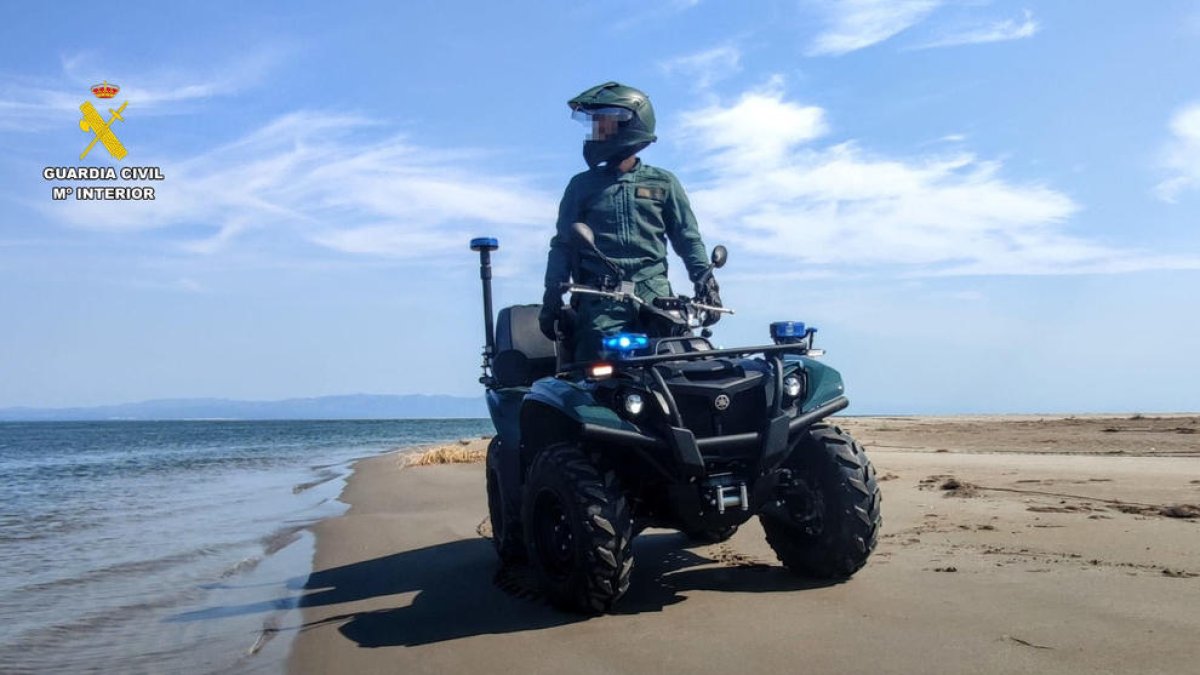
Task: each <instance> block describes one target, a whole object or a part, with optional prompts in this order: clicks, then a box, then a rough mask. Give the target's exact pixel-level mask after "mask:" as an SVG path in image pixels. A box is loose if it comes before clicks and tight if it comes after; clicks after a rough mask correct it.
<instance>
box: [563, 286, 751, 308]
mask: <svg viewBox="0 0 1200 675" xmlns="http://www.w3.org/2000/svg"><path fill="white" fill-rule="evenodd" d="M560 287H561V288H562V291H563V292H564V293H579V294H581V295H598V296H600V297H604V298H611V299H613V300H618V301H625V300H628V301H632V302H633V304H635V305H637V306H638V307H650V306H652V305H650V303H648V302H646V301H645V300H643V299H641V298H639V297H638V296H637V295H636V294H635V293H632V292H629V291H621V290H618V291H605V290H601V289H599V288H593V287H591V286H583V285H580V284H572V283H564V284H561V285H560ZM681 301H682V302H684V303H686V304H687V305H688V306H689V307H691V308H693V309H695V310H699V311H704V312H712V313H713V314H735V313H736V312H734V310H732V309H730V308H728V307H716V306H713V305H705V304H702V303H699V302H696V301H695V300H694V299H693V300H686V299H681Z"/></svg>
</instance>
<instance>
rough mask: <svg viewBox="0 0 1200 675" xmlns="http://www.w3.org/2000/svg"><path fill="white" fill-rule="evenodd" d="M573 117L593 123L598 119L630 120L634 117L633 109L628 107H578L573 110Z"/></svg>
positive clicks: (579, 120)
mask: <svg viewBox="0 0 1200 675" xmlns="http://www.w3.org/2000/svg"><path fill="white" fill-rule="evenodd" d="M571 119H573V120H575V121H576V122H580V123H582V124H592V123H593V122H596V121H598V120H612V121H613V122H628V121H629V120H631V119H633V111H632V110H630V109H628V108H618V107H616V106H613V107H609V108H576V109H575V110H573V111H571Z"/></svg>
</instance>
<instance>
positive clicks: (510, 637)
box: [288, 415, 1200, 673]
mask: <svg viewBox="0 0 1200 675" xmlns="http://www.w3.org/2000/svg"><path fill="white" fill-rule="evenodd" d="M839 423H840V424H842V426H844V427H845V428H847V429H849V430H851V431H852V432H853V433H854V434H855V435H856V437H858V438H860V439H861V440H863V441H865V442H866V444H867V446H868V451H869V453H870V456H871V459H872V461H873V462H874V463H875V466H876V468H877V470H878V472H879V474H880V476H881V478H882V479H883V482H882V483H881V485H882V488H883V492H884V502H883V509H884V511H883V512H884V530H883V535H882V537H881V539H880V544H879V547H878V549H877V550H876V553H875V555H874V556H873V557H872V559H871V561H870V562H869V563H868V564H867V566H866V567H865V568H864V569H863V570H862V571H861V572H860V573H859V574H858V575H857V576H855V577H854V578H853V579H851V580H850V581H848V582H846V583H841V584H823V583H817V582H812V581H807V580H804V579H799V578H796V577H793V576H792V575H790V574H789V573H787V572H786V571H785V570H784V569H783V568H781V567H780V566H779V564H778V562H777V561H776V559H775V556H774V554H773V553H772V552H771V550H770V548H769V547H768V546H767V545H766V542H765V541H764V540H763V535H762V530H761V528H760V527H759V526H758V524H757V521H751V522H750V523H747V524H746V525H745V526H743V528H742V530H741V531H740V532H738V534H737V535H735V536H734V537H733V539H731V540H730V541H729V542H726V543H724V544H718V545H692V544H690V543H689V542H688V541H687V540H686V539H685V538H684V537H683V536H682V535H679V534H677V533H674V532H670V531H659V530H650V531H647V532H646V533H644V534H643V535H642V536H641V537H639V539H638V540H637V541H636V542H635V551H636V556H637V558H636V566H635V572H634V581H633V585H632V588H631V589H630V591H629V594H628V595H627V596H626V597H625V599H624V600H623V601H622V603H621V604H620V605H619V613H617V614H614V615H607V616H600V617H581V616H576V615H571V614H564V613H562V612H559V611H557V610H555V609H553V608H551V607H549V606H548V605H547V604H546V603H545V602H544V601H543V600H542V599H540V598H539V597H538V596H537V594H536V592H534V591H532V590H531V586H530V584H529V583H528V580H527V579H526V578H524V575H523V574H521V573H520V572H519V571H518V572H516V573H504V574H499V575H498V574H497V569H498V565H497V561H496V557H495V554H494V552H493V550H492V548H491V543H490V542H489V541H487V540H486V539H484V538H483V537H482V536H480V533H481V532H485V531H486V527H487V523H486V515H487V508H486V503H485V500H484V489H483V467H482V465H481V464H457V465H439V466H421V467H408V468H404V467H403V461H402V458H401V457H400V456H398V455H387V456H383V457H376V458H371V459H368V460H363V461H361V462H359V463H358V465H357V466H356V470H355V473H354V475H353V477H352V478H351V479H350V481H349V483H348V485H347V487H346V489H345V491H344V493H343V495H342V499H343V500H344V501H347V502H348V503H349V504H350V508H349V510H348V512H347V513H346V514H345V515H344V516H341V517H338V518H333V519H330V520H326V521H323V522H321V523H319V524H318V525H317V526H316V528H315V531H316V541H317V550H316V556H315V561H314V569H315V570H316V572H315V573H314V574H313V575H312V577H311V578H310V579H309V581H308V583H307V585H306V589H305V590H304V591H303V593H304V596H303V598H302V600H301V604H302V606H303V610H302V614H303V625H302V626H300V627H299V628H300V630H299V635H298V637H297V639H296V641H295V643H294V644H293V648H292V653H291V656H290V659H289V663H288V668H289V670H290V671H292V672H297V673H328V672H367V673H370V672H380V673H382V672H387V673H393V672H403V673H426V672H428V673H447V672H453V673H476V672H477V673H492V672H506V671H507V672H513V673H518V672H520V673H529V672H533V673H541V672H545V673H551V672H553V673H558V672H572V673H575V672H579V673H611V672H654V671H665V672H680V671H695V672H718V671H721V672H796V671H806V672H821V673H863V672H877V673H915V672H929V671H940V672H949V673H972V672H979V673H1017V672H1037V673H1085V672H1086V673H1129V672H1139V673H1187V672H1196V668H1197V665H1196V664H1197V662H1198V661H1200V640H1197V637H1196V636H1197V635H1200V508H1197V507H1196V505H1200V436H1197V435H1196V434H1197V429H1198V427H1200V417H1196V416H1191V417H1189V416H1157V415H1155V416H1145V417H1141V418H1134V419H1130V418H1128V417H1121V418H1112V417H1099V416H1087V417H1071V418H1062V417H1009V418H995V417H978V418H962V417H955V418H929V417H923V418H845V419H841V420H839Z"/></svg>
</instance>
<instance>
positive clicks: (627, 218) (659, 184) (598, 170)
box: [546, 160, 709, 290]
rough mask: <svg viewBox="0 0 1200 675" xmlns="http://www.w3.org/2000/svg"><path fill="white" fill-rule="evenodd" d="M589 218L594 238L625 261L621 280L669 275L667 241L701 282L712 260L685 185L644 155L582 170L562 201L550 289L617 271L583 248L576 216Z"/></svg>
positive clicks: (548, 265)
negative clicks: (574, 227) (621, 165)
mask: <svg viewBox="0 0 1200 675" xmlns="http://www.w3.org/2000/svg"><path fill="white" fill-rule="evenodd" d="M574 222H583V223H587V225H588V226H589V227H591V228H592V231H593V232H595V235H596V245H597V247H599V249H600V251H601V252H603V253H604V255H606V256H608V257H609V258H612V259H613V261H614V262H616V263H617V265H619V266H620V267H621V270H622V272H623V274H622V276H623V280H625V281H633V282H635V283H636V282H642V281H646V280H648V279H651V278H653V277H659V276H663V277H665V276H666V273H667V241H668V240H669V241H670V242H671V247H672V248H673V249H675V253H677V254H678V255H679V257H680V258H682V259H683V262H684V265H686V266H687V270H688V277H689V278H690V279H691V280H692V281H695V280H696V279H697V278H698V277H699V276H700V275H701V274H703V273H704V272H705V271H706V270H707V269H708V267H709V261H708V256H707V253H706V251H705V249H704V242H703V241H702V240H701V239H700V229H699V227H698V226H697V225H696V216H695V215H693V214H692V207H691V205H690V204H689V203H688V198H687V195H686V194H685V193H684V191H683V186H681V185H680V184H679V180H678V179H676V178H675V176H674V175H673V174H671V172H669V171H664V170H663V169H659V168H656V167H653V166H649V165H647V164H645V163H643V162H642V161H641V160H638V163H637V164H636V165H635V166H634V168H633V170H632V171H629V172H628V173H621V172H619V171H618V170H617V169H616V168H615V167H614V168H609V167H607V166H597V167H594V168H592V169H589V170H587V171H584V172H583V173H580V174H576V175H575V176H574V177H573V178H571V182H570V183H568V184H567V189H566V191H565V192H564V193H563V198H562V202H561V203H560V204H559V207H558V226H557V232H556V233H555V235H554V237H553V238H552V239H551V240H550V256H549V259H548V260H547V261H546V288H547V289H548V290H556V289H557V288H558V285H559V284H560V283H563V282H566V281H568V279H569V278H574V280H575V281H576V282H577V283H588V282H589V281H590V280H591V278H592V277H594V276H598V275H605V274H608V275H611V274H612V271H611V270H610V269H609V268H608V267H607V266H605V265H604V264H603V263H601V262H600V261H599V260H597V259H596V257H595V256H593V255H586V254H585V255H577V251H576V244H575V240H574V235H573V234H572V232H571V223H574Z"/></svg>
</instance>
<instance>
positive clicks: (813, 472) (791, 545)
mask: <svg viewBox="0 0 1200 675" xmlns="http://www.w3.org/2000/svg"><path fill="white" fill-rule="evenodd" d="M783 468H784V469H785V470H787V471H789V472H790V473H791V475H792V486H791V487H786V486H785V487H783V488H781V490H782V493H781V500H780V501H781V502H782V503H783V505H782V508H776V509H769V510H767V511H766V512H765V513H763V514H762V516H761V517H760V520H761V521H762V526H763V530H764V531H765V532H766V535H767V543H768V544H770V545H771V548H772V549H774V550H775V554H776V555H777V556H779V560H780V562H782V563H783V564H784V566H785V567H787V568H788V569H789V570H791V571H792V572H795V573H796V574H799V575H801V576H807V577H816V578H821V579H845V578H848V577H850V576H851V575H853V574H854V573H855V572H857V571H858V570H859V569H861V568H862V566H863V565H865V564H866V562H867V558H869V557H870V555H871V552H872V551H873V550H875V544H876V543H877V542H878V538H879V529H880V526H881V524H882V522H883V521H882V517H881V516H880V513H879V502H880V498H881V495H880V492H879V483H878V482H877V481H876V479H875V468H874V467H873V466H871V461H870V460H869V459H867V455H866V453H865V452H864V451H863V448H862V445H860V444H859V443H858V441H856V440H854V439H853V438H851V437H850V435H849V434H847V433H845V432H843V431H842V430H841V429H839V428H837V427H831V426H825V425H820V426H815V427H813V428H812V429H810V430H809V431H808V433H807V435H806V436H805V437H804V438H803V439H802V440H801V441H800V442H799V443H798V445H797V447H796V448H795V449H794V450H793V451H792V453H791V455H790V456H789V457H788V460H787V461H786V462H785V463H784V467H783Z"/></svg>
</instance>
